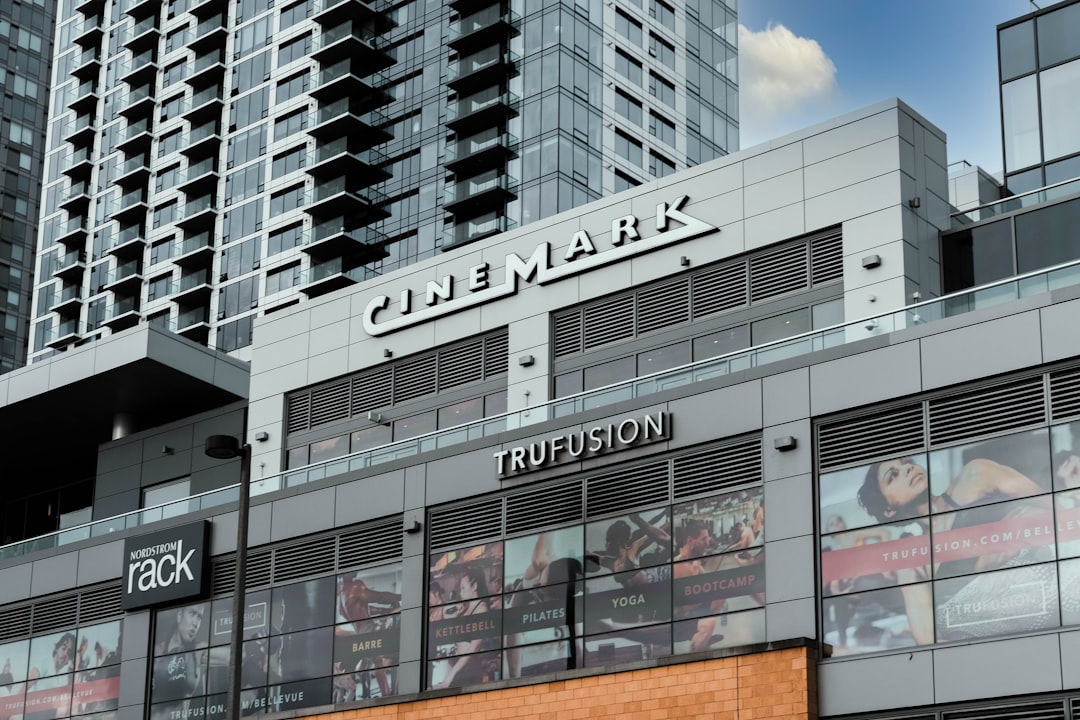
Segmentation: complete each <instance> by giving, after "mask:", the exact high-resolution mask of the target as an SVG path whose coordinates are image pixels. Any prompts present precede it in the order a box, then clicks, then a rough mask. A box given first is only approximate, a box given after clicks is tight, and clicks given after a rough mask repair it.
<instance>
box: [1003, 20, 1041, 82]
mask: <svg viewBox="0 0 1080 720" xmlns="http://www.w3.org/2000/svg"><path fill="white" fill-rule="evenodd" d="M1034 29H1035V23H1034V22H1033V21H1031V20H1028V21H1027V22H1024V23H1020V24H1019V25H1013V26H1012V27H1007V28H1005V29H1004V30H1002V31H1001V32H999V33H998V59H999V60H1000V63H1001V80H1002V81H1003V82H1004V81H1007V80H1012V79H1013V78H1015V77H1019V76H1020V75H1025V74H1027V73H1029V72H1033V71H1034V70H1035V33H1034V32H1033V31H1034Z"/></svg>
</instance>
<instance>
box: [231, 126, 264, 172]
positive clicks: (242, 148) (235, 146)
mask: <svg viewBox="0 0 1080 720" xmlns="http://www.w3.org/2000/svg"><path fill="white" fill-rule="evenodd" d="M265 152H266V126H264V125H260V126H259V127H256V128H252V129H251V130H248V131H247V132H243V133H240V134H239V135H234V136H233V137H231V138H229V155H228V167H229V168H233V167H235V166H236V165H239V164H241V163H244V162H247V161H248V160H251V159H253V158H257V157H259V156H260V155H262V154H263V153H265Z"/></svg>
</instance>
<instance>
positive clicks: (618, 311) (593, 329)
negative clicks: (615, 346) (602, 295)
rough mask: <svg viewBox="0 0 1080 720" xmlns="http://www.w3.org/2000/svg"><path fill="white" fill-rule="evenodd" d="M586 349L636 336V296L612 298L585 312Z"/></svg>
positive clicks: (586, 309) (588, 308)
mask: <svg viewBox="0 0 1080 720" xmlns="http://www.w3.org/2000/svg"><path fill="white" fill-rule="evenodd" d="M584 325H585V342H584V349H585V350H592V349H593V348H596V347H600V346H601V345H607V344H608V343H613V342H618V341H619V340H627V339H629V338H632V337H634V296H633V295H624V296H623V297H618V298H612V299H610V300H606V301H604V302H602V303H599V304H597V305H593V306H592V307H587V308H585V312H584Z"/></svg>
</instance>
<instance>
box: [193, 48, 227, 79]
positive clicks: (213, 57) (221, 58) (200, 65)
mask: <svg viewBox="0 0 1080 720" xmlns="http://www.w3.org/2000/svg"><path fill="white" fill-rule="evenodd" d="M224 64H225V54H224V53H222V52H215V53H210V54H209V55H200V56H199V57H197V58H195V62H194V63H192V65H191V74H193V75H194V74H196V73H201V72H202V71H203V70H206V69H207V68H211V67H214V66H215V65H224Z"/></svg>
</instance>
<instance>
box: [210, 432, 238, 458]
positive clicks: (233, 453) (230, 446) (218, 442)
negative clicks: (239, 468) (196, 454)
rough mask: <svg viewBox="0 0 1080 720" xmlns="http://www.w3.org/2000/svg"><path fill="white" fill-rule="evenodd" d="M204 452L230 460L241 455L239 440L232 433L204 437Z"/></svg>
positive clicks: (213, 456)
mask: <svg viewBox="0 0 1080 720" xmlns="http://www.w3.org/2000/svg"><path fill="white" fill-rule="evenodd" d="M204 452H205V453H206V454H207V456H209V457H212V458H216V459H218V460H232V459H233V458H238V457H240V455H241V449H240V441H239V440H238V439H237V438H236V437H235V436H233V435H211V436H210V437H208V438H206V448H205V449H204Z"/></svg>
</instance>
